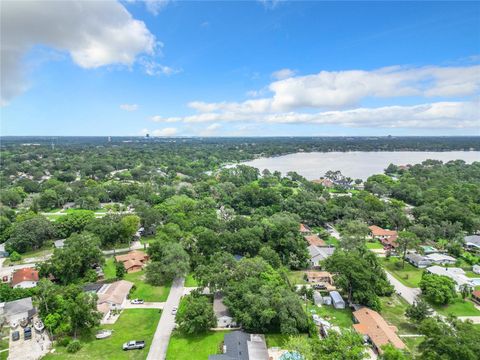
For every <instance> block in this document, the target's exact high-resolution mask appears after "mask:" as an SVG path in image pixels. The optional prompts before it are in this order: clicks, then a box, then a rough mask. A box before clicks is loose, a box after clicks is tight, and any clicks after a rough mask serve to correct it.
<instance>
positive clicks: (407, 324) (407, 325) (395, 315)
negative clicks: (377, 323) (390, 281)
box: [380, 294, 418, 334]
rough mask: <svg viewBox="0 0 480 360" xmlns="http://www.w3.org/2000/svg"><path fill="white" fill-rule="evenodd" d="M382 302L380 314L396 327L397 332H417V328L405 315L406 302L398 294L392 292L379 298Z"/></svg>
mask: <svg viewBox="0 0 480 360" xmlns="http://www.w3.org/2000/svg"><path fill="white" fill-rule="evenodd" d="M380 301H381V304H382V311H380V313H381V315H382V316H383V317H384V319H385V320H386V321H387V322H388V323H389V324H391V325H395V326H396V327H397V328H398V334H417V332H418V331H417V328H416V327H415V326H414V325H413V324H412V322H411V321H410V320H409V319H408V318H407V317H406V316H405V311H406V310H407V308H408V303H407V302H406V301H405V300H404V299H402V298H401V297H400V296H398V295H396V294H394V295H392V296H390V297H382V298H380Z"/></svg>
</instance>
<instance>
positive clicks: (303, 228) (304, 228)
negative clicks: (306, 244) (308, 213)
mask: <svg viewBox="0 0 480 360" xmlns="http://www.w3.org/2000/svg"><path fill="white" fill-rule="evenodd" d="M299 226H300V233H301V234H302V235H310V234H311V233H312V229H310V228H309V227H308V225H305V224H300V225H299Z"/></svg>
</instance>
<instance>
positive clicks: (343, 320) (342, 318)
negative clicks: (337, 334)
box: [306, 303, 353, 328]
mask: <svg viewBox="0 0 480 360" xmlns="http://www.w3.org/2000/svg"><path fill="white" fill-rule="evenodd" d="M306 311H307V314H309V315H310V316H311V315H312V314H317V315H318V316H320V317H322V318H324V319H325V320H327V321H328V322H330V323H332V324H333V325H336V326H338V327H341V328H350V327H351V326H352V325H353V315H352V310H350V309H349V308H347V309H335V308H334V307H333V306H328V305H322V306H320V307H319V306H316V305H313V304H312V303H308V304H307V308H306Z"/></svg>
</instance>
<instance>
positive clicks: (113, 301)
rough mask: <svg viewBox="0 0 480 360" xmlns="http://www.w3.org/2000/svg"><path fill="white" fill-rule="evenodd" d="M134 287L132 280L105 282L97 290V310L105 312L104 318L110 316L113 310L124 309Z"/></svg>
mask: <svg viewBox="0 0 480 360" xmlns="http://www.w3.org/2000/svg"><path fill="white" fill-rule="evenodd" d="M132 287H133V283H132V282H130V281H126V280H120V281H115V282H113V283H111V284H105V285H104V286H102V287H101V288H100V290H98V291H97V296H98V300H97V310H98V311H99V312H101V313H102V314H103V320H106V319H108V318H109V317H110V314H111V311H112V310H121V309H123V306H124V304H125V302H126V301H127V297H128V294H129V293H130V290H131V289H132Z"/></svg>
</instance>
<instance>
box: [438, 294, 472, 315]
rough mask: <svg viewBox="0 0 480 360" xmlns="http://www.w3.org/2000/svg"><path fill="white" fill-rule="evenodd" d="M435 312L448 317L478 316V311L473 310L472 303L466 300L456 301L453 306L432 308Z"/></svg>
mask: <svg viewBox="0 0 480 360" xmlns="http://www.w3.org/2000/svg"><path fill="white" fill-rule="evenodd" d="M433 308H434V309H435V311H437V312H438V313H439V314H441V315H445V316H448V315H450V314H453V315H455V316H480V311H479V310H477V309H476V308H475V306H474V305H473V303H472V302H471V301H468V300H462V299H460V298H458V299H456V300H455V302H454V303H453V304H450V305H447V306H433Z"/></svg>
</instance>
